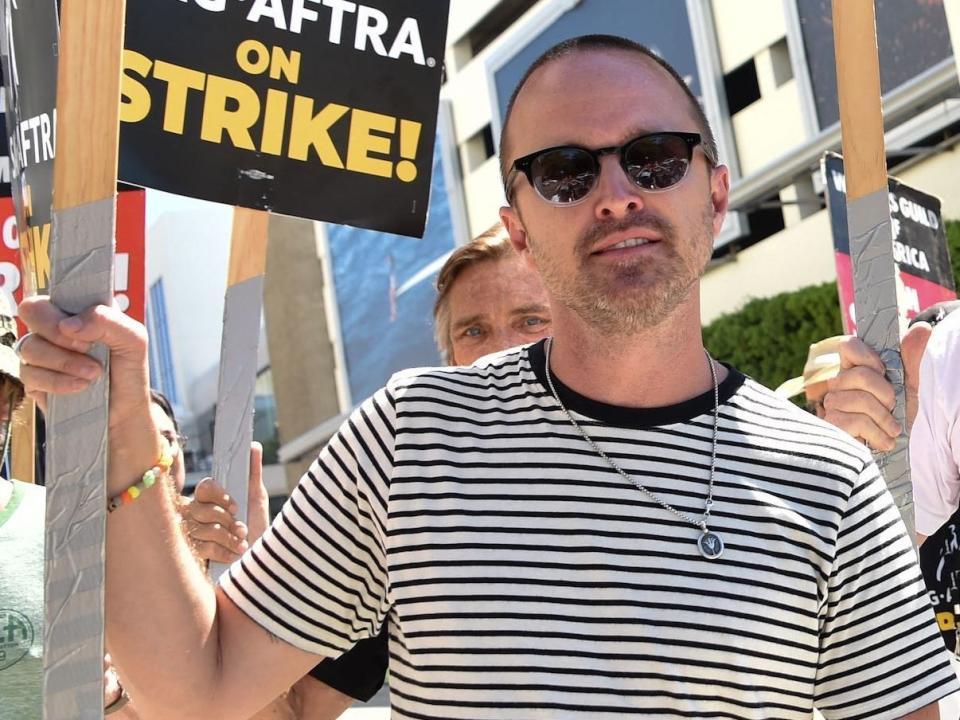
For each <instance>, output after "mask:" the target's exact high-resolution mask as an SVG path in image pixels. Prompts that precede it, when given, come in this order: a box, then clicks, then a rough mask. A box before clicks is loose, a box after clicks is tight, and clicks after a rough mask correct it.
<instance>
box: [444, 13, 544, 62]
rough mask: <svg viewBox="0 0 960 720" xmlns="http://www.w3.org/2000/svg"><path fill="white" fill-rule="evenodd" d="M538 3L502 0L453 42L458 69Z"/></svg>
mask: <svg viewBox="0 0 960 720" xmlns="http://www.w3.org/2000/svg"><path fill="white" fill-rule="evenodd" d="M536 4H537V0H501V2H498V3H496V6H495V7H494V8H493V9H492V10H491V11H490V12H488V13H487V14H486V15H484V16H483V19H481V20H480V22H478V23H477V24H476V25H474V26H473V27H472V28H471V29H470V31H469V32H468V33H467V34H466V35H464V36H463V37H462V38H461V39H460V40H458V41H457V42H455V43H454V44H453V57H454V62H455V64H456V66H457V69H458V70H461V69H463V67H464V66H465V65H466V64H467V63H468V62H470V61H471V60H472V59H473V58H475V57H476V56H477V55H479V54H480V53H481V52H482V51H483V49H484V48H485V47H487V46H488V45H490V43H492V42H493V41H494V40H496V39H497V38H498V37H500V36H501V35H502V34H503V33H504V32H505V31H506V30H507V28H509V27H510V26H511V25H513V24H514V23H515V22H516V21H517V20H519V19H520V16H521V15H523V14H524V13H525V12H526V11H527V10H529V9H530V8H532V7H533V6H534V5H536Z"/></svg>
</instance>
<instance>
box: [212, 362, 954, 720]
mask: <svg viewBox="0 0 960 720" xmlns="http://www.w3.org/2000/svg"><path fill="white" fill-rule="evenodd" d="M543 362H544V360H543V345H542V343H541V344H537V345H534V346H531V347H529V348H525V349H520V350H513V351H508V352H506V353H502V354H499V355H495V356H491V358H489V359H488V360H487V361H485V362H484V363H483V364H482V365H481V366H475V367H470V368H443V369H431V370H418V371H410V372H406V373H401V374H399V375H397V376H395V377H394V378H393V379H391V381H390V383H389V384H388V386H387V387H386V388H385V389H383V390H381V391H380V392H378V393H377V394H376V395H374V396H373V397H372V398H371V399H370V400H368V401H367V402H365V403H364V404H363V405H362V406H361V407H360V408H359V409H358V410H357V411H356V412H355V413H354V414H353V416H352V417H351V418H350V420H349V421H347V422H346V423H345V424H344V426H343V427H342V428H341V430H340V432H339V433H338V434H337V435H336V436H335V437H334V438H333V440H331V442H330V444H329V445H328V446H327V447H326V448H325V449H324V450H323V452H322V453H321V454H320V457H319V458H318V459H317V461H316V462H315V463H314V465H313V466H312V468H311V469H310V471H309V472H308V473H307V474H306V475H305V476H304V478H303V479H302V480H301V482H300V485H299V487H298V489H297V490H296V491H295V492H294V494H293V495H292V496H291V498H290V500H289V502H288V503H287V505H286V507H285V508H284V510H283V513H282V514H281V516H280V517H279V518H278V519H277V520H276V522H275V523H274V525H273V527H272V528H271V529H270V530H269V531H268V532H267V533H266V534H265V535H264V537H263V539H262V540H261V541H260V542H259V543H257V544H256V545H255V546H254V547H253V548H252V549H251V550H250V551H249V552H248V553H247V554H246V556H245V557H244V558H243V559H242V560H240V561H238V562H237V563H236V564H235V565H234V566H233V567H232V568H231V570H230V573H229V574H228V575H225V576H224V579H223V580H222V584H223V587H224V589H225V590H226V592H227V594H228V595H229V597H230V598H231V599H232V600H233V601H234V602H235V603H236V604H237V605H238V606H239V607H240V608H241V609H242V610H243V611H244V612H246V613H247V614H248V615H249V616H250V617H251V618H253V619H254V620H255V621H256V622H257V623H259V624H260V625H262V626H263V627H264V628H266V629H267V630H269V631H270V632H271V633H274V634H276V635H278V636H279V637H281V638H283V639H284V640H286V641H288V642H290V643H291V644H293V645H295V646H297V647H299V648H303V649H305V650H308V651H312V652H316V653H318V654H321V655H327V656H336V655H338V654H340V653H341V652H343V651H344V650H345V649H347V648H349V647H350V646H351V645H352V644H353V643H354V642H356V641H357V640H358V639H360V638H365V637H369V636H371V635H375V634H376V633H377V631H378V630H379V628H380V626H381V624H382V623H384V622H387V623H389V634H390V687H391V693H392V703H393V716H394V717H395V718H417V719H426V718H430V719H434V718H436V719H447V718H471V719H475V720H481V719H482V720H486V719H491V720H492V719H496V720H503V719H504V718H517V719H526V718H591V720H593V719H598V718H600V719H603V718H622V717H623V716H625V715H631V714H632V715H641V716H647V717H657V718H758V719H761V718H762V719H763V720H771V719H772V718H790V719H792V718H797V719H799V718H810V716H811V708H812V707H813V706H814V705H816V706H817V707H818V708H819V709H820V710H821V712H822V713H823V714H824V715H825V716H826V717H827V718H828V719H832V718H870V719H871V720H883V719H884V718H898V717H901V716H903V715H905V714H907V713H909V712H912V711H914V710H916V709H918V708H920V707H923V706H925V705H927V704H930V703H932V702H934V701H936V700H937V699H938V698H940V697H942V696H944V695H946V694H948V693H950V692H953V691H955V690H957V689H960V688H958V687H957V681H956V678H955V676H954V674H953V672H952V671H951V669H950V665H949V662H948V658H947V654H946V652H945V650H944V647H943V643H942V641H941V640H940V637H939V633H938V631H937V626H936V624H935V621H934V618H933V613H932V611H931V608H930V604H929V601H928V599H927V594H926V591H925V590H924V587H923V583H922V581H921V579H920V573H919V571H918V569H917V565H916V561H915V554H914V551H913V549H912V546H911V544H910V542H909V541H908V540H907V537H906V535H905V531H904V527H903V524H902V522H901V520H900V516H899V513H898V512H897V510H896V509H895V508H894V506H893V504H892V501H891V498H890V495H889V494H888V493H887V491H886V488H885V486H884V483H883V481H882V479H881V478H880V476H879V475H878V472H877V469H876V466H875V465H874V464H873V462H872V460H871V458H870V456H869V454H868V452H867V451H866V450H865V449H864V448H863V447H862V446H860V445H858V444H857V443H855V442H854V441H852V440H851V439H850V438H849V437H847V436H846V435H844V434H843V433H841V432H840V431H838V430H836V429H834V428H832V427H831V426H829V425H827V424H825V423H823V422H820V421H819V420H817V419H816V418H814V417H812V416H810V415H808V414H806V413H804V412H803V411H801V410H799V409H798V408H796V407H795V406H793V405H791V404H789V403H787V402H785V401H783V400H780V399H778V398H777V397H775V396H774V395H773V394H772V393H771V392H769V391H768V390H766V389H765V388H763V387H761V386H760V385H758V384H757V383H755V382H753V381H752V380H749V379H746V378H744V377H743V376H742V375H740V374H738V373H737V372H735V371H732V372H731V373H730V374H729V376H728V378H727V379H726V381H725V382H724V383H723V384H722V385H721V387H720V400H721V403H722V404H721V407H720V446H719V450H718V455H717V471H716V480H715V490H714V500H715V505H714V509H713V513H712V520H711V529H712V530H714V531H716V532H718V533H720V534H721V535H722V536H723V539H724V540H725V542H726V551H725V553H724V555H723V557H722V558H721V559H719V560H715V561H709V560H706V559H704V558H703V557H701V555H700V554H699V552H698V550H697V544H696V539H697V537H698V535H699V531H698V530H697V529H696V528H694V527H693V526H691V525H689V524H688V523H685V522H683V521H681V520H679V519H678V518H677V517H675V516H674V515H673V514H671V513H669V512H667V511H666V510H664V509H663V508H661V507H659V506H658V505H656V504H655V503H653V502H652V501H651V500H649V499H648V498H647V497H646V496H644V495H643V494H641V493H640V492H639V491H638V490H637V489H636V488H635V487H633V486H632V485H630V484H627V482H626V481H625V480H624V479H623V478H621V477H620V476H619V475H617V474H616V473H615V472H614V471H613V470H611V469H610V468H609V466H608V465H607V464H606V463H605V462H604V461H603V460H602V459H601V458H600V457H598V456H597V454H596V453H595V452H594V451H593V450H592V449H591V448H590V447H589V446H588V445H587V444H586V442H585V441H584V440H583V438H582V437H581V436H580V435H578V433H577V431H576V430H575V429H574V428H573V427H572V426H571V425H570V423H569V421H568V420H567V419H566V418H565V417H564V415H563V414H562V413H561V411H560V410H559V408H558V406H557V403H556V402H555V400H554V399H553V398H552V397H551V395H550V393H549V391H548V390H547V389H546V386H545V378H544V375H543ZM558 391H559V392H560V393H561V396H562V398H563V400H564V403H565V404H566V405H567V407H568V408H570V410H571V411H572V412H574V413H575V415H576V417H577V418H578V419H580V420H581V421H582V423H583V425H584V427H585V429H586V430H587V432H589V433H590V434H591V436H592V437H593V438H594V439H595V440H596V441H597V442H598V443H599V444H600V446H601V447H602V448H604V450H605V451H606V452H607V453H608V454H609V455H610V456H611V457H612V458H614V460H615V461H616V462H617V463H618V464H620V465H621V466H622V467H623V468H624V469H625V470H626V471H627V472H629V473H632V474H633V475H634V476H635V477H637V478H638V479H640V480H641V482H643V483H644V484H645V485H646V486H647V487H648V488H649V489H650V490H652V491H653V492H655V493H656V494H657V495H658V496H660V497H661V498H663V499H664V500H665V501H667V502H668V503H670V504H671V505H673V506H674V507H677V508H679V509H681V510H683V511H685V512H687V513H688V514H690V515H693V516H697V517H698V516H700V515H701V513H702V512H703V505H704V499H705V495H706V490H707V478H708V474H709V463H710V444H711V434H712V427H713V425H712V424H713V417H712V410H713V392H712V390H711V391H710V392H708V393H706V394H704V395H702V396H700V397H697V398H694V399H692V400H690V401H687V402H684V403H681V404H679V405H676V406H672V407H668V408H659V409H652V410H636V409H627V408H620V407H614V406H611V405H606V404H601V403H597V402H594V401H591V400H589V399H587V398H584V397H582V396H578V395H576V394H575V393H573V392H572V391H570V390H569V389H568V388H565V387H563V386H562V385H561V386H558Z"/></svg>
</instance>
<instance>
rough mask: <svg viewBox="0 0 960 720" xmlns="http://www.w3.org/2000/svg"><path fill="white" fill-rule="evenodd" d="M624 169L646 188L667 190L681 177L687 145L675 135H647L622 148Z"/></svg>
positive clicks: (682, 176)
mask: <svg viewBox="0 0 960 720" xmlns="http://www.w3.org/2000/svg"><path fill="white" fill-rule="evenodd" d="M623 166H624V167H623V169H624V170H625V171H626V173H627V175H629V176H630V177H631V178H632V179H633V181H634V182H635V183H636V184H637V185H638V186H639V187H642V188H643V189H645V190H666V189H667V188H669V187H672V186H673V185H676V184H677V183H678V182H680V181H681V180H683V178H684V176H685V175H686V174H687V168H688V167H689V166H690V146H689V145H688V144H687V143H686V141H684V140H683V138H680V137H677V136H676V135H666V134H664V135H648V136H646V137H642V138H640V139H638V140H636V141H635V142H633V143H632V144H630V145H629V146H627V147H626V148H624V151H623Z"/></svg>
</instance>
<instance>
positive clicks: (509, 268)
mask: <svg viewBox="0 0 960 720" xmlns="http://www.w3.org/2000/svg"><path fill="white" fill-rule="evenodd" d="M448 306H449V309H450V344H451V346H452V348H453V353H452V357H451V358H450V360H451V362H452V364H454V365H470V364H471V363H473V362H474V361H476V360H478V359H479V358H481V357H483V356H484V355H489V354H490V353H493V352H498V351H500V350H506V349H507V348H511V347H514V346H516V345H525V344H527V343H531V342H534V341H536V340H539V339H540V338H542V337H545V336H546V335H548V334H549V330H550V304H549V302H548V300H547V294H546V291H545V290H544V289H543V283H541V281H540V276H539V274H538V273H537V272H536V271H535V270H533V269H532V268H531V267H530V266H529V265H527V264H526V263H524V262H523V260H522V259H521V258H519V257H517V256H513V255H511V256H510V257H506V258H503V259H501V260H484V261H481V262H478V263H476V264H474V265H471V266H470V267H468V268H467V269H466V270H464V271H463V272H461V273H460V275H458V276H457V279H456V281H455V282H454V283H453V285H452V286H451V288H450V294H449V298H448Z"/></svg>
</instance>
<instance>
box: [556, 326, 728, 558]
mask: <svg viewBox="0 0 960 720" xmlns="http://www.w3.org/2000/svg"><path fill="white" fill-rule="evenodd" d="M552 347H553V338H552V337H551V338H547V345H546V352H545V355H546V375H547V385H549V386H550V393H551V394H552V395H553V399H554V400H556V401H557V405H559V406H560V409H561V410H563V414H564V415H566V416H567V420H569V421H570V424H571V425H573V426H574V427H575V428H576V429H577V430H578V431H579V433H580V434H581V435H582V436H583V439H584V440H586V441H587V444H589V445H590V447H592V448H593V449H594V451H595V452H596V453H597V455H599V456H600V457H602V458H603V459H604V460H605V461H606V462H607V465H609V466H610V467H611V468H613V469H614V470H615V471H616V472H617V473H619V474H620V476H621V477H623V478H624V479H625V480H626V481H627V482H629V483H630V484H631V485H633V486H634V487H636V488H637V490H639V491H640V492H642V493H643V494H644V495H646V496H647V497H648V498H650V499H651V500H653V501H654V502H655V503H657V505H659V506H660V507H662V508H663V509H664V510H669V511H670V512H671V513H673V514H674V515H676V516H677V517H678V518H680V519H681V520H683V521H684V522H688V523H690V524H691V525H693V526H694V527H696V528H699V530H700V537H699V538H697V547H698V548H699V549H700V554H701V555H703V556H704V557H705V558H706V559H707V560H716V559H717V558H719V557H720V556H721V555H722V554H723V538H721V537H720V536H719V535H718V534H717V533H715V532H713V531H712V530H710V529H709V528H708V527H707V523H708V522H710V511H711V510H712V509H713V476H714V473H715V472H716V468H717V435H718V428H719V425H720V383H719V382H718V381H717V369H716V367H714V364H713V358H711V357H710V353H709V352H707V350H706V349H704V351H703V352H704V354H705V355H706V356H707V363H708V364H709V365H710V376H711V377H712V378H713V443H712V447H711V450H710V482H709V483H708V485H707V500H706V503H705V504H704V507H703V517H702V518H701V519H700V520H696V519H695V518H693V517H691V516H690V515H687V513H685V512H682V511H681V510H677V509H676V508H675V507H673V506H672V505H670V504H668V503H666V502H664V501H663V500H661V499H660V498H659V497H657V496H656V495H654V494H653V493H652V492H650V491H649V490H647V488H645V487H644V486H643V484H642V483H641V482H640V481H639V480H637V479H636V478H634V477H633V476H631V475H628V474H627V473H626V472H624V471H623V470H622V469H621V468H620V466H619V465H617V464H616V463H615V462H614V461H613V460H611V459H610V456H609V455H607V454H606V453H605V452H604V451H603V450H602V449H600V446H599V445H597V443H595V442H594V441H593V438H591V437H590V436H589V435H587V431H586V430H584V429H583V428H582V427H580V423H578V422H577V421H576V420H575V419H574V417H573V415H571V414H570V411H569V410H567V407H566V405H564V404H563V401H562V400H561V399H560V394H559V393H558V392H557V389H556V388H555V387H554V386H553V377H552V376H551V374H550V350H551V349H552Z"/></svg>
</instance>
